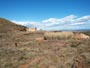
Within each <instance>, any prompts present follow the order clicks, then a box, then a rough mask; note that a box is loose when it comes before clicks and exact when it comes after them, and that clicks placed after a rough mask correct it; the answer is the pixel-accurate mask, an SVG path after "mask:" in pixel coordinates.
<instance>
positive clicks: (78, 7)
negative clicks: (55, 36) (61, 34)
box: [0, 0, 90, 30]
mask: <svg viewBox="0 0 90 68" xmlns="http://www.w3.org/2000/svg"><path fill="white" fill-rule="evenodd" d="M0 17H1V18H5V19H8V20H10V21H12V22H15V23H17V24H21V25H24V26H27V27H30V28H32V27H37V28H38V29H44V30H75V29H90V0H0Z"/></svg>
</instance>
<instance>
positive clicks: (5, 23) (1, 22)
mask: <svg viewBox="0 0 90 68" xmlns="http://www.w3.org/2000/svg"><path fill="white" fill-rule="evenodd" d="M25 28H26V27H25V26H21V25H17V24H15V23H14V22H11V21H9V20H7V19H4V18H0V33H7V32H12V31H22V30H25Z"/></svg>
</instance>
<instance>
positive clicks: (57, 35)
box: [44, 32, 74, 40]
mask: <svg viewBox="0 0 90 68" xmlns="http://www.w3.org/2000/svg"><path fill="white" fill-rule="evenodd" d="M73 37H74V33H73V32H46V33H45V34H44V38H45V39H58V40H59V39H69V38H73Z"/></svg>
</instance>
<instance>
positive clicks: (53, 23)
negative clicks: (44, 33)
mask: <svg viewBox="0 0 90 68" xmlns="http://www.w3.org/2000/svg"><path fill="white" fill-rule="evenodd" d="M13 22H15V23H17V24H21V25H25V26H28V27H37V28H39V29H49V28H53V27H54V28H55V27H57V26H60V27H61V26H62V27H63V26H67V27H73V26H78V25H79V26H80V25H83V26H84V25H86V24H87V25H90V15H87V16H82V17H80V18H78V17H77V16H75V15H69V16H66V17H64V18H49V19H46V20H42V21H41V22H34V21H13ZM67 27H66V28H67Z"/></svg>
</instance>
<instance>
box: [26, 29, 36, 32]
mask: <svg viewBox="0 0 90 68" xmlns="http://www.w3.org/2000/svg"><path fill="white" fill-rule="evenodd" d="M26 31H27V32H36V31H37V28H26Z"/></svg>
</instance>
